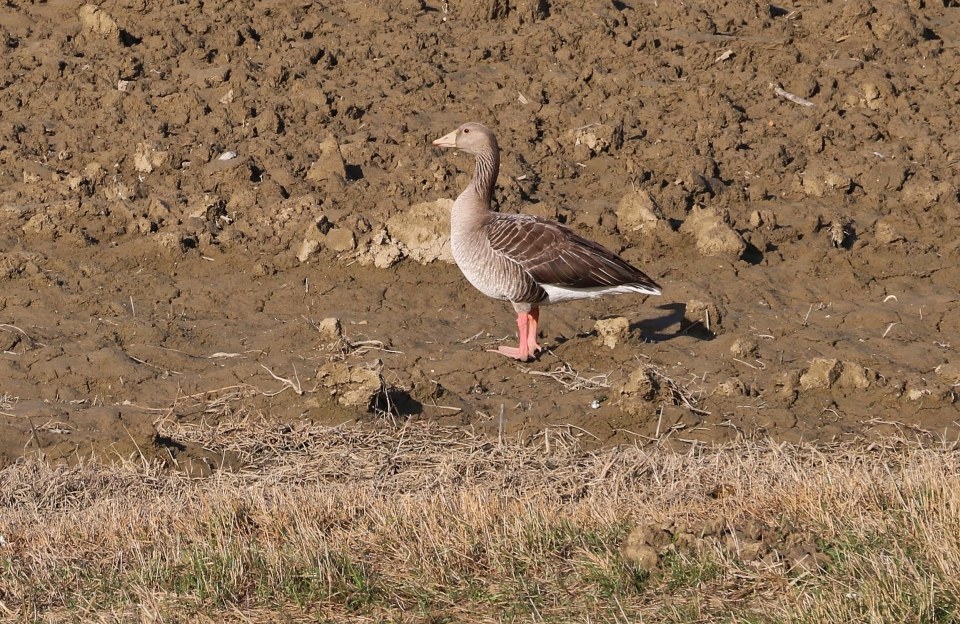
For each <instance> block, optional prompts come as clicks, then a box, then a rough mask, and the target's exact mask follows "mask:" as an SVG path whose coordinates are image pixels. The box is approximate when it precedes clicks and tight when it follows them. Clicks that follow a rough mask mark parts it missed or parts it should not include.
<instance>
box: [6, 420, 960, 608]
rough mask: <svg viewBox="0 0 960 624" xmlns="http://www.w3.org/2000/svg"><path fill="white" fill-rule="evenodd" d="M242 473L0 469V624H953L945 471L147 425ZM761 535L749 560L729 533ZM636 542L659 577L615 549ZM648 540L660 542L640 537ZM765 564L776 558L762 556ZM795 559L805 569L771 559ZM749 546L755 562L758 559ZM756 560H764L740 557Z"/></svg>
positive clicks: (301, 429) (806, 456) (813, 458)
mask: <svg viewBox="0 0 960 624" xmlns="http://www.w3.org/2000/svg"><path fill="white" fill-rule="evenodd" d="M158 430H159V433H160V434H161V435H163V436H166V437H168V438H170V439H172V440H175V441H179V442H181V443H192V444H197V445H200V446H203V447H205V448H207V449H210V450H211V451H214V452H221V453H233V454H236V455H238V456H240V457H241V458H242V459H243V463H244V465H245V468H244V469H242V470H237V471H233V472H227V471H221V472H218V473H215V474H214V475H212V476H210V477H207V478H202V479H192V478H189V477H187V476H186V475H183V474H180V473H177V472H170V471H166V470H165V469H163V468H162V467H161V466H160V465H159V464H154V463H149V462H143V461H134V460H129V461H124V462H118V463H114V464H104V463H94V462H81V463H79V464H77V465H73V466H66V465H50V464H48V463H46V462H44V461H42V460H37V459H26V458H25V459H22V460H21V461H19V462H17V463H16V464H14V465H11V466H9V467H7V468H5V469H4V470H2V471H0V613H5V614H15V615H12V616H11V617H16V616H19V617H21V618H23V617H25V618H28V619H38V618H39V619H45V620H50V621H60V620H71V621H74V620H76V619H77V618H79V619H82V620H90V619H100V620H128V619H143V620H155V621H167V620H177V621H204V620H207V619H216V620H221V621H240V620H244V621H249V620H251V619H253V620H272V619H277V618H280V617H283V619H285V620H287V621H307V620H311V621H315V620H316V619H318V618H319V619H321V620H328V621H330V620H341V619H343V618H345V617H348V616H349V617H350V618H351V619H352V620H356V621H368V620H369V621H374V620H384V619H392V620H395V621H401V620H402V621H407V620H408V618H410V617H414V618H415V619H417V620H424V619H425V620H428V621H464V622H487V621H503V620H517V619H521V620H534V621H541V620H542V621H584V620H587V619H589V620H591V621H605V622H626V621H639V620H640V619H645V620H648V621H667V622H689V621H716V620H718V619H723V620H724V621H735V622H747V621H750V622H762V621H796V622H837V621H876V622H881V621H904V622H932V621H955V620H956V618H957V617H958V604H957V596H958V595H960V581H958V579H960V575H958V572H960V543H958V539H960V538H958V536H960V487H958V486H960V477H958V475H960V454H958V453H957V452H956V450H955V448H953V447H947V446H942V447H938V448H931V447H929V446H921V445H919V444H916V443H912V442H908V441H906V440H898V441H895V442H891V443H890V444H889V445H887V446H884V447H879V446H877V445H873V446H871V447H865V446H863V445H857V444H841V445H835V446H830V447H820V448H813V447H795V446H788V445H784V444H774V443H772V442H769V441H768V442H755V441H754V442H741V443H738V444H736V445H730V446H726V447H723V448H718V449H713V450H702V449H700V450H696V451H693V452H690V453H687V454H677V453H673V452H669V451H666V450H655V451H652V452H648V451H646V450H644V449H642V448H639V447H636V446H628V447H619V448H611V449H606V450H602V451H598V452H595V453H589V452H585V451H584V450H583V449H582V447H581V446H580V445H579V443H578V439H577V438H576V436H575V435H573V434H572V433H570V432H566V431H564V430H563V429H559V430H551V436H550V442H549V444H547V443H546V442H545V440H546V436H537V437H535V438H532V439H531V440H529V441H510V440H503V441H500V442H498V441H496V440H489V439H486V438H483V437H480V436H477V435H474V434H472V433H471V432H469V431H466V430H463V429H447V428H440V427H437V426H431V425H427V424H412V423H406V424H404V425H403V426H402V427H399V428H390V429H386V428H384V429H382V430H371V429H369V428H367V429H363V428H358V427H333V428H331V427H323V426H319V425H315V424H311V423H306V422H303V423H293V424H287V425H277V424H270V423H266V422H263V421H262V420H255V419H237V420H233V421H230V422H221V423H219V424H218V425H216V426H209V425H205V424H186V423H178V422H174V421H172V420H169V419H164V420H161V421H160V422H159V423H158ZM755 525H756V526H760V527H766V528H764V529H763V531H774V532H776V534H777V538H776V540H778V541H777V549H779V550H777V549H768V550H769V554H768V555H766V556H764V557H757V558H753V557H750V556H747V554H746V552H747V545H746V544H743V543H740V542H739V541H738V540H740V539H741V537H740V536H741V535H746V534H750V535H753V538H751V539H754V538H756V535H759V533H761V532H763V531H761V530H759V529H756V530H755V529H751V528H750V527H752V526H755ZM635 527H639V528H640V529H643V530H644V531H647V532H648V533H649V534H650V535H653V536H661V537H663V536H665V535H667V536H669V537H668V538H665V539H664V543H658V545H657V549H658V551H657V552H658V554H657V556H658V558H659V561H658V563H657V565H656V567H654V568H652V569H649V570H648V569H645V568H640V567H636V566H635V565H634V564H632V563H631V561H633V559H631V558H625V556H624V554H623V552H622V551H621V546H622V545H623V544H624V542H625V540H626V538H627V536H628V535H630V534H631V531H633V530H634V528H635ZM658 539H659V538H658ZM756 539H759V540H760V541H764V540H766V542H768V545H772V544H773V538H770V537H768V536H761V537H759V538H756ZM797 543H803V544H807V543H810V544H812V545H813V547H814V548H815V549H816V551H817V554H818V561H819V565H814V566H806V567H803V566H799V565H797V564H796V563H795V561H794V560H793V559H791V557H790V556H788V555H786V554H782V555H780V554H777V553H780V552H783V553H786V551H787V549H788V548H790V547H792V545H794V544H797ZM761 546H762V544H761ZM754 550H756V551H757V552H761V553H762V552H764V549H763V548H754Z"/></svg>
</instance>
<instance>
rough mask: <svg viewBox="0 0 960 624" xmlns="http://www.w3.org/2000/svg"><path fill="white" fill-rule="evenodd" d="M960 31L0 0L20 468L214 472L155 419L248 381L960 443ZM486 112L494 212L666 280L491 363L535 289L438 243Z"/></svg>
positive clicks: (265, 407)
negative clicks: (473, 281) (100, 466)
mask: <svg viewBox="0 0 960 624" xmlns="http://www.w3.org/2000/svg"><path fill="white" fill-rule="evenodd" d="M957 42H960V11H958V9H957V8H956V6H955V3H954V2H952V1H938V2H926V1H924V0H910V1H908V2H896V1H885V0H850V1H847V2H805V1H798V2H796V3H794V4H790V5H784V6H782V7H780V6H773V5H768V4H766V3H761V4H757V3H754V2H747V1H745V0H727V1H720V0H705V1H701V2H692V3H691V2H687V3H676V2H653V1H646V0H629V1H627V2H621V1H618V0H609V1H604V0H571V1H569V2H549V1H547V0H539V1H537V0H481V1H472V2H471V1H466V0H448V1H443V0H429V1H428V2H424V1H421V0H403V1H401V2H390V1H386V0H383V1H380V2H377V1H370V2H359V1H358V2H343V3H341V2H309V1H302V2H287V1H282V2H281V1H274V2H252V1H248V0H244V1H235V2H226V1H222V0H221V1H216V0H215V1H201V0H185V1H183V2H177V3H173V2H164V3H160V2H145V1H144V0H139V1H138V0H117V1H112V0H108V1H106V2H103V3H102V4H99V5H84V4H81V3H79V2H61V1H51V2H28V1H26V0H22V1H21V0H15V1H12V2H7V3H5V4H4V5H3V6H2V7H0V45H2V47H3V59H2V62H0V465H5V464H8V463H10V462H12V461H14V460H15V459H16V458H17V457H19V456H21V455H23V454H24V453H25V452H26V453H36V452H42V453H44V454H45V455H46V456H47V457H50V458H52V459H59V458H75V457H78V456H83V455H87V454H89V453H91V452H95V453H97V454H99V455H101V456H109V455H114V454H119V455H121V456H127V455H129V454H130V453H131V452H140V453H142V454H143V455H144V456H147V457H160V458H167V459H173V460H177V461H180V460H181V459H184V458H191V459H194V458H197V459H206V461H207V462H208V463H209V465H216V464H217V463H218V462H222V461H223V458H222V457H219V456H210V457H207V454H208V452H207V451H204V450H203V449H202V448H201V447H199V446H197V447H194V446H192V445H191V444H190V443H188V442H186V441H178V440H172V439H170V438H169V437H167V436H164V435H160V434H159V433H158V432H157V429H156V425H155V423H156V422H157V421H158V420H159V419H174V420H176V421H180V422H186V423H200V422H203V423H207V424H211V423H212V424H215V423H216V422H217V419H218V418H221V417H222V416H223V415H224V413H225V411H227V410H230V409H231V407H230V406H232V405H236V404H237V402H236V401H232V400H231V398H234V397H237V396H238V395H242V396H243V397H244V399H245V400H244V401H243V402H242V404H243V405H244V406H246V407H245V408H244V409H246V410H247V411H248V412H249V413H248V414H246V416H248V417H249V418H250V419H257V420H261V419H266V420H268V421H270V422H276V423H278V424H283V423H289V422H293V421H298V420H303V419H306V420H310V421H313V422H317V423H323V424H335V423H339V422H347V421H357V420H359V421H362V422H368V423H371V424H378V425H381V424H382V425H384V426H393V425H394V423H399V422H402V421H405V420H408V419H412V420H424V419H426V420H430V421H437V422H439V423H441V424H444V425H461V426H463V427H469V428H473V429H475V430H477V431H479V432H481V433H488V434H490V435H493V436H496V435H509V436H520V437H525V436H540V435H543V434H544V433H543V432H545V431H548V430H549V429H550V428H552V427H560V426H562V427H565V428H567V429H568V430H569V431H572V432H574V433H577V434H578V435H580V436H581V437H582V438H583V439H584V440H585V441H587V442H589V443H590V444H599V445H608V444H617V443H623V442H636V443H639V444H647V443H655V442H659V443H662V442H663V441H664V440H668V441H672V443H676V444H678V445H683V444H700V443H707V444H709V443H714V442H722V441H729V440H732V439H737V438H750V437H755V436H771V437H773V438H775V439H777V440H784V441H789V442H798V441H830V440H838V439H846V438H857V437H864V438H867V439H871V438H877V439H879V438H882V437H884V436H887V435H890V434H891V433H893V432H899V433H905V434H907V435H910V436H912V435H917V436H920V437H930V438H936V437H939V436H946V437H947V438H950V439H954V438H956V437H957V435H958V433H960V432H958V424H957V421H958V417H960V408H958V402H957V396H958V395H957V392H958V383H960V356H958V355H957V352H956V348H957V346H960V271H958V269H957V265H958V262H960V228H958V225H957V218H958V212H960V211H958V182H957V172H958V168H960V128H958V123H960V122H958V117H957V106H958V103H960V48H958V43H957ZM468 120H476V121H480V122H483V123H485V124H487V125H488V126H490V127H491V128H493V129H494V130H495V132H496V133H497V135H498V138H499V142H500V145H501V147H502V148H503V155H502V161H503V164H502V169H501V174H500V180H499V185H498V190H497V195H496V199H497V202H498V205H499V208H500V210H502V211H514V212H529V213H532V214H537V215H541V216H546V217H550V218H554V219H559V220H560V221H562V222H564V223H566V224H567V225H569V226H570V227H572V228H574V229H575V230H576V231H577V232H579V233H581V234H583V235H584V236H587V237H589V238H592V239H594V240H597V241H600V242H601V243H603V244H604V245H606V246H608V247H610V248H612V249H614V250H616V251H618V252H619V253H621V254H622V255H623V256H624V257H625V258H626V259H627V260H629V261H631V262H632V263H634V264H636V265H637V266H639V267H640V268H642V269H643V270H644V271H645V272H647V273H649V274H650V275H651V276H653V277H654V278H655V279H656V280H658V282H660V283H661V285H662V286H663V296H661V297H655V298H646V299H645V298H643V297H639V296H621V297H614V298H607V299H603V300H598V301H590V302H579V303H570V304H564V305H561V306H556V307H549V308H546V309H544V311H543V315H542V318H541V323H542V325H541V327H542V330H543V335H542V339H541V343H542V344H544V345H545V346H547V347H548V349H547V351H546V352H545V353H543V354H542V355H541V356H540V357H539V358H538V359H537V360H536V361H534V362H531V363H528V364H518V363H515V362H512V361H510V360H508V359H506V358H504V357H502V356H500V355H497V354H495V353H489V352H488V351H487V349H490V348H493V347H496V346H497V345H498V344H501V343H504V342H506V343H510V342H512V341H514V340H515V330H516V327H515V324H514V320H513V313H512V310H511V308H510V307H509V306H508V305H506V304H504V303H502V302H497V301H491V300H488V299H486V298H485V297H483V296H482V295H481V294H480V293H478V292H476V291H475V290H473V288H472V287H471V286H470V285H469V284H468V283H467V282H466V280H465V279H464V278H463V277H462V275H461V274H460V273H459V271H458V269H457V268H456V266H454V265H453V264H451V263H450V262H449V260H448V258H449V248H448V246H447V245H446V243H447V233H446V232H447V227H448V224H447V223H446V221H445V220H447V219H448V212H447V210H448V202H446V201H444V200H449V199H452V198H454V197H455V196H456V195H457V193H458V192H459V191H460V189H462V188H463V186H464V185H465V184H466V182H467V180H468V178H469V176H470V175H471V173H472V167H473V163H472V162H471V160H470V159H469V158H468V157H467V156H466V155H463V154H455V153H451V152H443V151H441V150H438V149H436V148H433V147H431V145H430V141H431V140H432V139H435V138H437V137H439V136H441V135H443V134H446V133H447V132H449V131H450V130H452V129H453V128H455V127H456V126H457V125H459V124H460V123H462V122H464V121H468ZM334 319H335V320H334ZM230 416H231V417H232V418H236V417H237V416H238V415H237V414H236V413H231V414H230ZM241 416H244V415H241ZM200 464H201V465H202V464H203V462H200Z"/></svg>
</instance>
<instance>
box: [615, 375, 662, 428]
mask: <svg viewBox="0 0 960 624" xmlns="http://www.w3.org/2000/svg"><path fill="white" fill-rule="evenodd" d="M659 389H660V385H659V384H658V383H657V378H656V377H655V376H654V374H653V371H652V369H650V368H649V367H647V366H644V365H642V364H641V365H640V366H639V367H637V368H636V369H635V370H634V371H633V372H632V373H630V376H629V377H627V380H626V381H625V382H624V383H623V384H622V385H621V386H620V388H619V394H620V409H621V410H623V411H625V412H627V413H628V414H631V415H633V416H641V415H644V414H646V413H647V412H649V411H650V409H651V406H650V401H652V400H653V399H654V398H656V396H657V392H658V391H659Z"/></svg>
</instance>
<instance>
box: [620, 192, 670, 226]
mask: <svg viewBox="0 0 960 624" xmlns="http://www.w3.org/2000/svg"><path fill="white" fill-rule="evenodd" d="M616 212H617V228H618V229H619V230H620V231H621V232H636V231H641V232H648V231H650V230H652V229H654V228H656V227H657V224H658V223H660V222H661V221H662V220H663V213H662V212H661V211H660V208H659V206H657V203H656V202H655V201H654V200H653V197H651V196H650V193H648V192H646V191H644V190H642V189H637V190H636V191H633V192H630V193H627V194H626V195H624V196H623V198H622V199H621V200H620V203H619V204H617V210H616Z"/></svg>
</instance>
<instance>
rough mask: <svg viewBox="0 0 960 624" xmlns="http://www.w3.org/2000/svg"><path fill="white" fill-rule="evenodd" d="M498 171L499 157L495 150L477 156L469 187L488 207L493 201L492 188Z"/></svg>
mask: <svg viewBox="0 0 960 624" xmlns="http://www.w3.org/2000/svg"><path fill="white" fill-rule="evenodd" d="M499 171H500V155H499V154H498V153H497V150H495V149H494V150H490V151H483V152H479V153H478V154H477V168H476V170H475V171H474V172H473V181H472V182H471V183H470V186H471V187H472V188H473V190H474V191H475V192H476V194H477V195H479V196H480V197H481V198H482V199H483V201H485V202H486V203H487V204H488V205H489V203H490V202H491V201H492V200H493V186H494V184H495V183H496V181H497V174H498V173H499Z"/></svg>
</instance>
